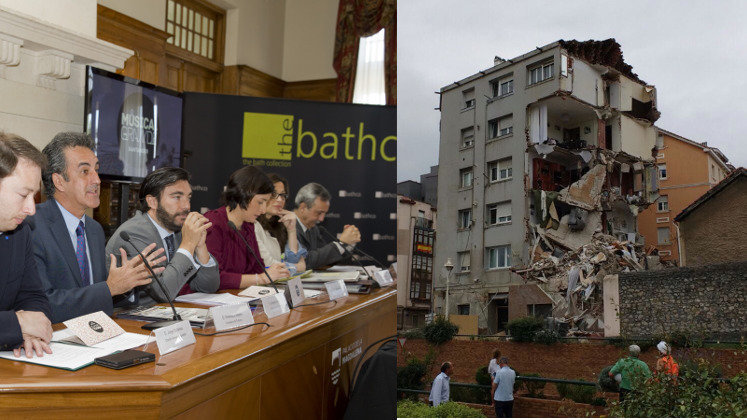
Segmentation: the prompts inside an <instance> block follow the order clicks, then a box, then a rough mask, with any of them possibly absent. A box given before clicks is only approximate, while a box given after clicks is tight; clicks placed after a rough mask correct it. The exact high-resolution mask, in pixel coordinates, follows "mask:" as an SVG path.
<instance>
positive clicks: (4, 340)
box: [0, 133, 52, 358]
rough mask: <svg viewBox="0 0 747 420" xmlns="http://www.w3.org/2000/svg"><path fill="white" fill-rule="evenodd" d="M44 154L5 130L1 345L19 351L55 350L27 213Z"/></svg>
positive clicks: (0, 153) (0, 195)
mask: <svg viewBox="0 0 747 420" xmlns="http://www.w3.org/2000/svg"><path fill="white" fill-rule="evenodd" d="M44 165H45V159H44V156H43V155H42V154H41V152H39V150H37V149H36V148H35V147H34V146H32V145H31V143H29V142H28V141H26V140H25V139H23V138H21V137H19V136H16V135H13V134H5V133H0V267H3V270H0V290H1V291H2V292H0V324H2V326H3V328H2V329H0V350H10V349H12V350H13V352H14V353H15V355H16V357H18V356H20V355H21V348H23V349H24V351H25V353H26V357H28V358H31V357H33V355H34V353H36V355H37V356H42V355H43V354H44V353H45V352H46V353H52V349H51V348H50V347H49V342H50V340H51V339H52V323H51V322H50V321H49V318H50V317H51V310H50V308H49V301H48V300H47V297H46V295H45V294H44V291H43V290H42V286H41V282H40V280H39V272H38V271H37V269H36V261H35V260H34V254H33V252H32V246H31V230H30V229H29V226H28V224H27V223H26V222H24V219H25V218H26V216H30V215H32V214H34V213H35V212H36V206H35V203H34V196H35V195H36V193H37V192H38V191H39V186H40V185H41V168H42V167H43V166H44Z"/></svg>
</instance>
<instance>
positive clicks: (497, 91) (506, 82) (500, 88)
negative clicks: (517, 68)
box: [490, 74, 514, 98]
mask: <svg viewBox="0 0 747 420" xmlns="http://www.w3.org/2000/svg"><path fill="white" fill-rule="evenodd" d="M490 88H491V90H492V91H493V97H494V98H499V97H501V96H506V95H510V94H512V93H514V79H513V74H509V75H507V76H504V77H502V78H500V79H498V80H496V81H493V82H490Z"/></svg>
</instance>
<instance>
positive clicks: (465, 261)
mask: <svg viewBox="0 0 747 420" xmlns="http://www.w3.org/2000/svg"><path fill="white" fill-rule="evenodd" d="M457 259H458V260H459V272H461V273H465V272H468V271H469V266H470V260H471V256H470V252H469V251H466V252H457Z"/></svg>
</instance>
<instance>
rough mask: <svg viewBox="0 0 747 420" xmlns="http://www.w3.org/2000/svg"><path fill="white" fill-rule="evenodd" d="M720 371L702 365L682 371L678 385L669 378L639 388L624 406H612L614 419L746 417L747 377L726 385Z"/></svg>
mask: <svg viewBox="0 0 747 420" xmlns="http://www.w3.org/2000/svg"><path fill="white" fill-rule="evenodd" d="M717 372H718V369H717V368H716V367H714V366H712V365H710V364H709V363H707V362H704V361H702V360H701V361H698V362H696V363H695V365H694V366H693V367H692V368H689V367H688V368H687V369H684V370H682V369H680V376H679V377H678V379H677V381H672V380H670V379H669V378H668V377H667V376H665V375H656V376H654V378H653V380H648V381H643V382H640V383H638V384H636V392H631V393H629V394H628V395H627V396H626V397H625V401H624V402H622V403H614V404H612V406H611V408H610V411H609V415H610V417H745V416H747V373H745V372H742V373H740V374H738V375H737V376H735V377H733V378H731V379H729V380H727V381H724V382H722V381H721V380H720V379H719V378H718V377H717Z"/></svg>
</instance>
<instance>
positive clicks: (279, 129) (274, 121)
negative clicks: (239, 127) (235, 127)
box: [241, 112, 293, 160]
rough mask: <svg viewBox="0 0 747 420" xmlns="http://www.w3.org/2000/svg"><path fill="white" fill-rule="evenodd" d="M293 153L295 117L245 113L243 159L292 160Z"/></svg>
mask: <svg viewBox="0 0 747 420" xmlns="http://www.w3.org/2000/svg"><path fill="white" fill-rule="evenodd" d="M292 152H293V115H280V114H261V113H256V112H245V113H244V136H243V142H242V148H241V156H242V157H244V158H254V159H274V160H291V154H292Z"/></svg>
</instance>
